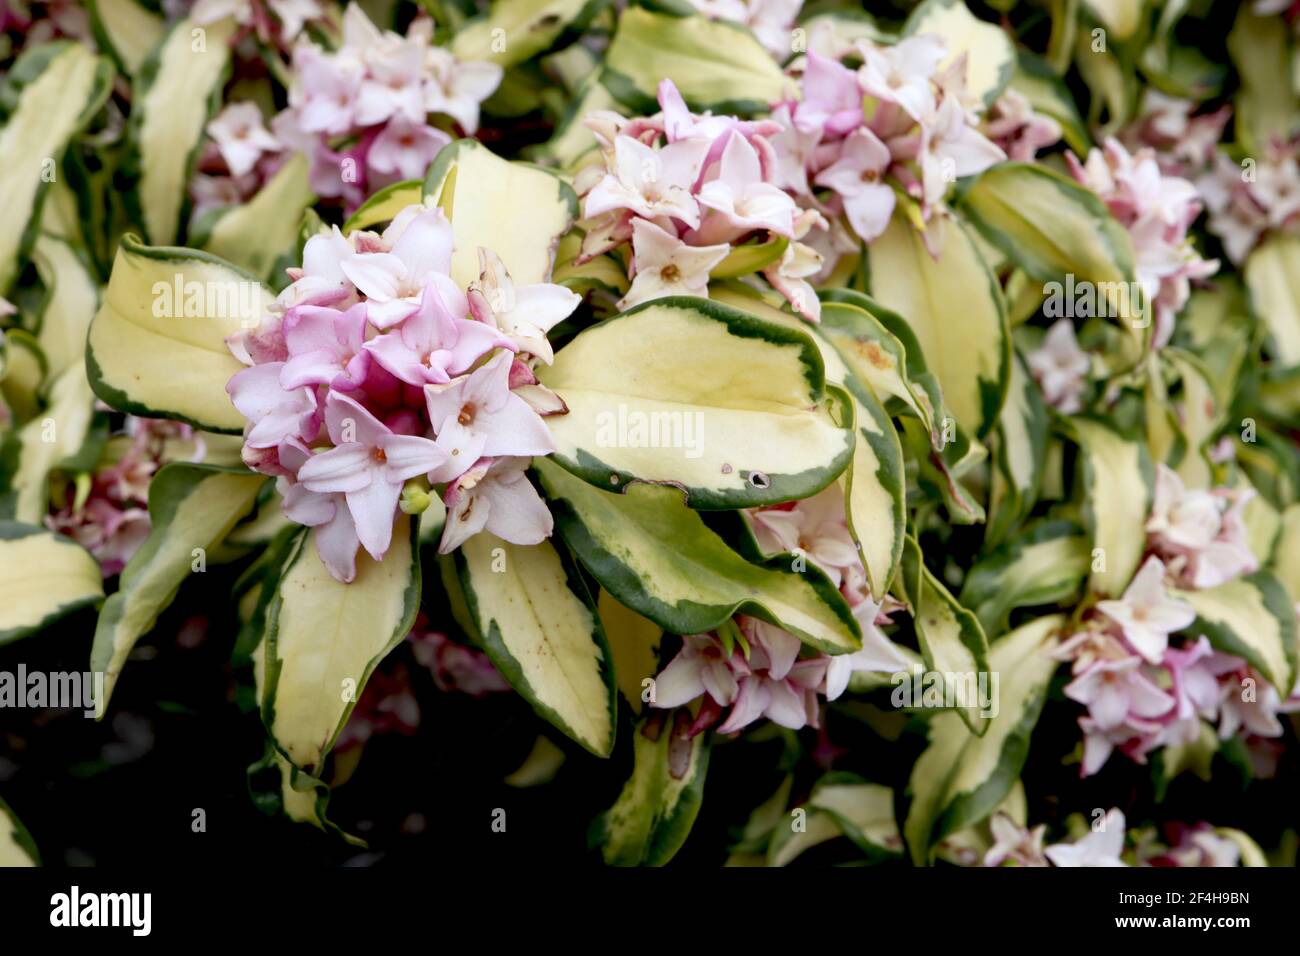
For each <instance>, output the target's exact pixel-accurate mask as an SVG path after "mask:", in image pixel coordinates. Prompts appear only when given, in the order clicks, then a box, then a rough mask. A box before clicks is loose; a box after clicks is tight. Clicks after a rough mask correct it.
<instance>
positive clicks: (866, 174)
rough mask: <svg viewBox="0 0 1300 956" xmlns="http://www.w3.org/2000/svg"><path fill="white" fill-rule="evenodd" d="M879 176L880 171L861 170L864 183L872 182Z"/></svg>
mask: <svg viewBox="0 0 1300 956" xmlns="http://www.w3.org/2000/svg"><path fill="white" fill-rule="evenodd" d="M879 178H880V173H878V172H876V171H875V170H874V169H864V170H863V171H862V181H863V182H864V183H874V182H875V181H876V180H877V179H879Z"/></svg>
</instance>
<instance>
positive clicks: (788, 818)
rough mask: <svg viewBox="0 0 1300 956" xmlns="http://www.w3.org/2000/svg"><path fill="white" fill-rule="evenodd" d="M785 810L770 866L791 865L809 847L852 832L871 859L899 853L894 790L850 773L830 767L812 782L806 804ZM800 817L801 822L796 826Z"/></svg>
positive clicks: (850, 835) (771, 845) (769, 854)
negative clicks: (839, 771) (832, 770)
mask: <svg viewBox="0 0 1300 956" xmlns="http://www.w3.org/2000/svg"><path fill="white" fill-rule="evenodd" d="M797 809H802V810H803V814H802V815H800V816H796V815H795V811H791V813H790V814H786V815H784V816H783V817H782V818H781V819H780V821H779V822H778V824H777V826H776V828H775V830H774V831H773V833H772V840H771V842H770V843H769V844H768V848H767V863H768V866H788V865H789V864H790V863H792V862H794V860H795V859H796V858H797V857H798V856H799V855H800V854H802V853H803V852H805V851H806V850H810V849H812V848H813V847H814V846H819V845H821V844H822V843H826V842H828V841H830V840H833V839H836V838H838V837H842V836H845V837H848V838H849V839H850V840H852V841H853V842H854V843H855V844H856V845H857V846H858V848H859V849H860V850H862V852H863V853H865V854H866V855H867V856H868V858H869V859H872V860H876V859H882V858H885V857H891V856H897V855H898V854H899V852H900V850H901V848H902V844H903V841H902V838H901V837H900V836H899V835H898V823H897V821H895V819H894V791H893V790H891V789H889V787H886V786H882V785H881V784H878V783H867V782H865V781H863V780H862V779H861V778H860V777H856V776H855V775H853V774H848V773H830V774H827V775H826V776H824V777H822V779H820V780H818V781H817V783H816V784H815V785H814V786H813V791H812V795H811V796H810V797H809V799H808V802H807V803H806V804H804V805H803V806H802V807H800V808H797ZM796 823H799V824H800V826H799V827H796Z"/></svg>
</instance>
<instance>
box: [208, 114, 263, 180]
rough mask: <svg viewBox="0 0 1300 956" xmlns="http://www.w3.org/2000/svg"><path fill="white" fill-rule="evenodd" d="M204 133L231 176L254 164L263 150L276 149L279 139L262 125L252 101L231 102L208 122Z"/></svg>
mask: <svg viewBox="0 0 1300 956" xmlns="http://www.w3.org/2000/svg"><path fill="white" fill-rule="evenodd" d="M208 135H209V136H211V137H212V140H213V142H215V143H216V144H217V149H219V150H220V151H221V158H222V159H224V160H225V161H226V166H227V168H229V169H230V174H231V175H232V176H236V177H238V176H243V175H244V174H246V173H248V172H249V171H251V170H252V168H253V167H254V166H256V165H257V161H258V160H259V159H261V158H262V154H263V153H275V152H279V150H280V142H279V140H277V139H276V138H275V137H274V136H272V135H271V134H270V132H268V131H267V128H266V127H265V126H264V125H262V111H261V110H259V109H258V108H257V104H256V103H250V102H248V101H244V102H242V103H231V104H230V105H229V106H227V107H226V108H225V109H223V110H222V111H221V112H220V113H218V114H217V115H216V116H215V117H213V119H212V121H211V122H210V123H208Z"/></svg>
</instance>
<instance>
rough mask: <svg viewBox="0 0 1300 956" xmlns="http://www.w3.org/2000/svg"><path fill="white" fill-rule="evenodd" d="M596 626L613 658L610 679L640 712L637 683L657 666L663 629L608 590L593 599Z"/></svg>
mask: <svg viewBox="0 0 1300 956" xmlns="http://www.w3.org/2000/svg"><path fill="white" fill-rule="evenodd" d="M596 610H597V613H599V614H600V625H601V627H602V628H604V631H605V640H607V641H608V642H609V651H610V656H611V658H612V660H613V661H614V682H615V684H617V686H618V690H619V693H620V694H622V695H623V699H624V700H626V701H627V703H628V706H630V707H631V708H632V712H633V713H635V714H639V713H641V703H642V701H641V693H642V687H641V682H642V681H643V680H645V679H647V678H652V677H654V675H655V673H656V672H657V671H658V669H659V643H660V641H661V640H662V639H663V633H664V630H663V628H662V627H660V626H659V625H658V624H656V623H655V622H654V621H651V620H650V619H649V618H645V617H642V616H641V615H640V614H638V613H637V612H636V611H634V610H632V609H631V608H629V607H624V606H623V605H622V604H620V603H619V602H618V601H617V600H615V598H614V596H613V595H612V594H610V593H609V592H608V591H604V590H602V591H601V592H600V596H599V598H597V600H596Z"/></svg>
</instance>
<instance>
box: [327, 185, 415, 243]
mask: <svg viewBox="0 0 1300 956" xmlns="http://www.w3.org/2000/svg"><path fill="white" fill-rule="evenodd" d="M423 201H424V182H423V181H422V180H419V179H407V180H404V181H403V182H400V183H393V184H392V185H390V186H385V187H384V188H383V189H381V190H379V191H378V192H376V193H375V194H374V195H372V196H371V197H370V198H369V199H367V200H366V201H365V202H363V203H362V204H361V205H360V206H358V207H357V211H356V212H354V213H353V214H352V215H351V216H349V217H348V221H347V222H345V223H344V224H343V234H344V235H347V234H349V233H352V232H355V231H356V230H358V229H372V228H374V227H375V226H377V225H380V224H381V223H386V222H390V221H391V220H392V219H393V218H394V217H395V216H396V215H397V214H398V213H399V212H401V211H402V210H403V209H405V208H406V207H407V206H416V205H419V204H420V203H421V202H423Z"/></svg>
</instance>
